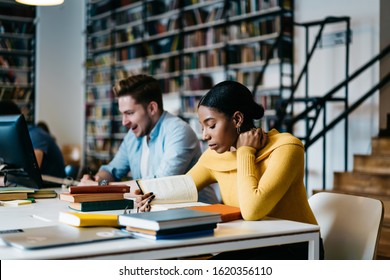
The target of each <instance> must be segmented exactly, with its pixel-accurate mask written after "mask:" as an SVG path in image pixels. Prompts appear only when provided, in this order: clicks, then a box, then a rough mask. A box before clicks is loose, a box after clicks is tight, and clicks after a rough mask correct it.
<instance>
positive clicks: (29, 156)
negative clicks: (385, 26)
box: [0, 115, 43, 189]
mask: <svg viewBox="0 0 390 280" xmlns="http://www.w3.org/2000/svg"><path fill="white" fill-rule="evenodd" d="M0 165H1V171H0V172H2V173H3V174H5V175H6V181H7V183H14V184H17V185H22V186H26V187H30V188H34V189H39V188H41V187H42V186H43V181H42V176H41V172H40V169H39V166H38V163H37V160H36V158H35V154H34V149H33V146H32V143H31V138H30V134H29V132H28V127H27V123H26V120H25V119H24V117H23V115H8V116H0Z"/></svg>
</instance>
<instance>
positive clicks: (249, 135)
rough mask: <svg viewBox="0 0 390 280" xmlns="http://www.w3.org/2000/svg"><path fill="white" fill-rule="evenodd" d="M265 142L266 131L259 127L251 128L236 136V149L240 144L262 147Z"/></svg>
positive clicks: (257, 148) (258, 148)
mask: <svg viewBox="0 0 390 280" xmlns="http://www.w3.org/2000/svg"><path fill="white" fill-rule="evenodd" d="M266 142H267V133H265V132H264V131H263V130H262V129H261V128H252V129H251V130H249V131H246V132H243V133H241V134H240V135H239V136H238V140H237V149H238V148H239V147H242V146H249V147H252V148H255V149H256V150H260V149H262V148H263V147H264V146H265V144H266Z"/></svg>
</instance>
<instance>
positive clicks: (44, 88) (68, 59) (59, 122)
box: [35, 0, 85, 145]
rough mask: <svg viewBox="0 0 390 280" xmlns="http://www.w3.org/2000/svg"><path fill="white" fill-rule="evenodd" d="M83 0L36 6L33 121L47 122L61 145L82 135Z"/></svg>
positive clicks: (78, 141)
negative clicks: (35, 70) (34, 113)
mask: <svg viewBox="0 0 390 280" xmlns="http://www.w3.org/2000/svg"><path fill="white" fill-rule="evenodd" d="M84 14H85V8H84V1H80V0H65V2H64V4H63V5H60V6H52V7H38V11H37V15H38V22H37V50H36V53H37V61H36V69H37V73H36V75H37V83H36V92H37V99H36V104H37V110H36V116H35V117H36V120H37V121H39V120H44V121H46V122H47V123H48V125H49V128H50V130H51V132H52V133H53V134H54V136H55V137H56V139H57V142H58V143H59V144H60V145H62V144H80V145H81V144H82V143H83V137H84V132H83V131H84V92H85V86H84V76H85V75H84V70H83V68H84V67H83V63H84V60H85V59H84V57H85V39H84V38H85V37H84V34H83V31H84V29H85V28H84V25H85V20H84V18H85V16H84Z"/></svg>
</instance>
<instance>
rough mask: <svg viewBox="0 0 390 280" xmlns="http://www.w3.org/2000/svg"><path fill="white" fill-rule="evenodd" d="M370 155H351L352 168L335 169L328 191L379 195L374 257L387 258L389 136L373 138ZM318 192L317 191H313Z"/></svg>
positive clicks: (389, 245) (389, 230) (389, 249)
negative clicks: (382, 210) (381, 207)
mask: <svg viewBox="0 0 390 280" xmlns="http://www.w3.org/2000/svg"><path fill="white" fill-rule="evenodd" d="M371 144H372V152H371V155H354V161H353V171H352V172H335V173H334V181H333V189H332V190H327V191H331V192H340V193H349V194H355V195H361V196H367V197H372V198H377V199H380V200H381V201H382V202H383V204H384V207H385V213H384V220H383V225H382V231H381V236H380V240H379V246H378V250H377V259H390V137H375V138H372V141H371ZM315 192H318V191H315Z"/></svg>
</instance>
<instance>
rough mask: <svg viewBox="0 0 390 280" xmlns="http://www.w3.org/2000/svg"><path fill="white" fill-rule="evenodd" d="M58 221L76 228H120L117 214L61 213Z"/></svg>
mask: <svg viewBox="0 0 390 280" xmlns="http://www.w3.org/2000/svg"><path fill="white" fill-rule="evenodd" d="M58 220H59V221H60V222H61V223H65V224H68V225H71V226H76V227H96V226H108V227H119V224H118V215H115V214H99V213H79V212H60V214H59V218H58Z"/></svg>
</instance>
